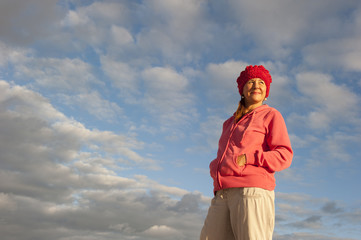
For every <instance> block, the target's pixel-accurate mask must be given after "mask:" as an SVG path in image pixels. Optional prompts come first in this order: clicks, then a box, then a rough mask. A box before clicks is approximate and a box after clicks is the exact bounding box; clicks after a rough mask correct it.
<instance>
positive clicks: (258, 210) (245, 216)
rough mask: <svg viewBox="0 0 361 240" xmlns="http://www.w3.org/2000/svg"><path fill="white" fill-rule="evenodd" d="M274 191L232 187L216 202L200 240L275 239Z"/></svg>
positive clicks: (213, 201) (219, 195)
mask: <svg viewBox="0 0 361 240" xmlns="http://www.w3.org/2000/svg"><path fill="white" fill-rule="evenodd" d="M274 196H275V195H274V191H268V190H264V189H261V188H229V189H223V190H220V191H218V192H217V194H216V196H215V197H214V198H213V199H212V203H211V206H210V207H209V210H208V215H207V218H206V220H205V222H204V226H203V229H202V232H201V237H200V240H272V234H273V229H274V221H275V207H274Z"/></svg>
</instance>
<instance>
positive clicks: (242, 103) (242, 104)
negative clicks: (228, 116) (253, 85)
mask: <svg viewBox="0 0 361 240" xmlns="http://www.w3.org/2000/svg"><path fill="white" fill-rule="evenodd" d="M244 114H246V101H245V98H244V97H242V98H241V101H239V104H238V108H237V111H236V114H235V116H234V122H238V120H239V119H241V118H242V117H243V115H244Z"/></svg>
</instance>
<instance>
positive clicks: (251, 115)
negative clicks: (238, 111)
mask: <svg viewBox="0 0 361 240" xmlns="http://www.w3.org/2000/svg"><path fill="white" fill-rule="evenodd" d="M255 113H256V111H252V113H248V114H246V115H244V116H243V117H242V118H241V119H240V120H239V121H238V122H237V123H236V124H234V123H233V127H232V128H231V134H230V135H229V137H228V140H227V144H226V147H225V149H224V151H223V154H222V157H221V160H220V161H219V162H218V166H217V182H218V186H219V187H220V189H222V184H221V181H220V180H219V175H220V166H221V163H222V161H223V159H224V156H225V154H226V151H227V149H228V146H229V142H230V140H231V138H232V135H233V133H234V131H235V130H236V127H237V126H238V124H239V123H240V122H241V121H242V120H243V119H245V118H246V117H251V120H250V121H249V124H248V125H247V126H246V127H245V129H244V131H243V134H242V138H241V140H240V142H242V141H243V138H244V136H245V134H246V131H247V130H248V128H249V126H251V124H252V122H253V119H254V116H255Z"/></svg>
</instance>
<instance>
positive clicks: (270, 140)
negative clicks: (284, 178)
mask: <svg viewBox="0 0 361 240" xmlns="http://www.w3.org/2000/svg"><path fill="white" fill-rule="evenodd" d="M270 114H272V116H269V118H267V120H266V122H265V124H266V127H267V129H268V131H267V133H266V136H265V143H266V144H267V146H268V149H269V150H268V151H262V149H260V150H256V152H255V153H254V154H247V155H246V162H247V164H252V165H256V166H260V167H264V168H268V169H269V170H271V171H273V172H276V171H281V170H283V169H286V168H288V167H289V166H290V165H291V162H292V157H293V151H292V148H291V142H290V139H289V137H288V132H287V128H286V124H285V121H284V119H283V117H282V115H281V113H279V112H278V111H273V112H271V113H270Z"/></svg>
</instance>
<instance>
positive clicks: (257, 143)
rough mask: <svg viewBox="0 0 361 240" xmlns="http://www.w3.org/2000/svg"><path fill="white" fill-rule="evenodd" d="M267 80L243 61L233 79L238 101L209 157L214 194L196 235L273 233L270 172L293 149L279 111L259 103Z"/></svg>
mask: <svg viewBox="0 0 361 240" xmlns="http://www.w3.org/2000/svg"><path fill="white" fill-rule="evenodd" d="M271 82H272V77H271V75H270V73H269V72H268V70H267V69H265V68H264V67H263V66H261V65H260V66H257V65H256V66H248V67H246V69H245V70H244V71H242V72H241V74H240V76H239V77H238V79H237V84H238V90H239V93H240V95H241V101H240V103H239V106H238V109H237V111H236V112H235V113H234V115H233V116H231V117H230V118H229V119H228V120H226V121H225V122H224V124H223V132H222V135H221V137H220V140H219V147H218V153H217V158H216V159H214V160H213V161H212V162H211V163H210V173H211V176H212V178H213V185H214V193H215V197H214V198H213V199H212V203H211V206H210V208H209V211H208V215H207V218H206V220H205V222H204V226H203V229H202V232H201V237H200V239H201V240H246V239H252V240H271V239H272V234H273V229H274V219H275V208H274V188H275V186H276V184H275V178H274V173H275V172H276V171H281V170H283V169H285V168H288V167H289V166H290V165H291V161H292V156H293V151H292V148H291V143H290V140H289V137H288V133H287V129H286V125H285V122H284V119H283V117H282V115H281V114H280V113H279V112H278V111H277V110H276V109H274V108H271V107H269V106H267V105H264V104H263V101H264V100H266V98H267V97H268V95H269V91H270V84H271Z"/></svg>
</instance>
